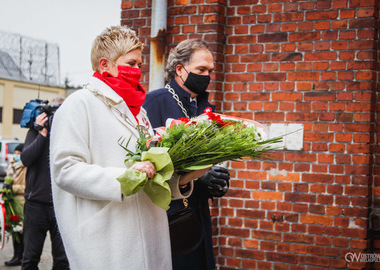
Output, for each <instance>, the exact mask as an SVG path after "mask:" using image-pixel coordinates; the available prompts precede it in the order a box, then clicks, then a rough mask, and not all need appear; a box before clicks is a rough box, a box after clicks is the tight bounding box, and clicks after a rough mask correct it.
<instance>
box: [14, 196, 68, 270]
mask: <svg viewBox="0 0 380 270" xmlns="http://www.w3.org/2000/svg"><path fill="white" fill-rule="evenodd" d="M48 231H49V233H50V238H51V247H52V255H53V268H52V269H53V270H66V269H70V267H69V262H68V260H67V257H66V253H65V249H64V247H63V243H62V239H61V235H60V234H59V231H58V226H57V221H56V219H55V214H54V208H53V206H52V205H48V204H42V203H36V202H30V201H26V202H25V207H24V253H23V257H22V266H21V269H22V270H38V263H39V262H40V259H41V254H42V250H43V247H44V242H45V238H46V233H47V232H48Z"/></svg>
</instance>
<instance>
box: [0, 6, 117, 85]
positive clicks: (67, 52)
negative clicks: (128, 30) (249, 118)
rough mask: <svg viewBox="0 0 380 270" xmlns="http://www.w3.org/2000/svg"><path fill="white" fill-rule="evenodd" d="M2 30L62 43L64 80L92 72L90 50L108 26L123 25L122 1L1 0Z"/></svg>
mask: <svg viewBox="0 0 380 270" xmlns="http://www.w3.org/2000/svg"><path fill="white" fill-rule="evenodd" d="M0 6H1V8H0V31H6V32H10V33H16V34H21V35H24V36H27V37H30V38H35V39H39V40H44V41H46V42H48V43H55V44H58V46H59V49H60V67H61V81H64V79H65V77H68V78H69V80H70V82H71V83H72V84H74V85H81V84H83V83H84V82H86V78H88V77H89V76H91V75H92V70H91V62H90V50H91V45H92V41H93V40H94V38H95V37H96V36H97V35H98V34H99V33H100V32H101V31H102V30H104V29H105V28H106V27H108V26H111V25H119V24H120V13H121V0H0Z"/></svg>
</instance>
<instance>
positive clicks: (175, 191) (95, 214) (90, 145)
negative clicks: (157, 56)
mask: <svg viewBox="0 0 380 270" xmlns="http://www.w3.org/2000/svg"><path fill="white" fill-rule="evenodd" d="M87 88H90V89H95V90H96V91H97V92H99V93H101V96H103V98H105V100H106V102H108V103H109V104H111V105H110V106H111V107H113V108H112V109H111V107H110V106H107V105H106V104H105V103H104V101H102V100H101V99H100V98H99V96H96V95H95V94H94V93H93V92H91V91H89V90H88V89H86V87H85V89H82V90H79V91H77V92H75V93H74V94H72V95H70V96H69V97H68V98H67V99H66V100H65V102H64V103H63V104H62V105H61V107H60V108H59V110H58V111H57V112H56V114H55V116H54V122H53V127H52V131H51V142H50V166H51V176H52V177H51V178H52V191H53V202H54V208H55V213H56V217H57V222H58V226H59V230H60V232H61V235H62V240H63V243H64V246H65V249H66V253H67V256H68V259H69V262H70V267H71V269H72V270H77V269H78V270H83V269H91V270H96V269H99V270H104V269H112V270H118V269H136V270H144V269H146V270H152V269H162V270H169V269H171V268H172V266H171V252H170V239H169V229H168V221H167V216H166V211H165V210H163V209H162V208H160V207H158V206H156V205H155V204H153V203H152V202H151V201H150V199H149V198H148V196H146V194H145V193H144V191H142V190H141V191H139V192H138V193H136V194H134V195H131V196H128V197H124V198H123V197H122V196H121V192H120V183H119V182H118V181H117V180H116V178H117V177H118V176H120V175H121V174H122V173H123V172H124V171H125V170H126V168H125V165H124V163H123V162H124V159H125V155H126V151H125V150H124V149H123V148H122V147H120V146H119V145H118V140H119V138H120V137H124V138H126V139H127V140H128V139H129V138H130V136H132V139H131V141H130V143H129V147H128V148H129V149H130V150H132V151H133V150H135V145H136V141H137V138H138V133H137V131H136V129H135V125H137V122H136V120H135V118H134V117H133V115H132V113H131V112H130V110H129V109H128V106H127V105H126V104H125V102H124V101H123V100H122V98H121V97H120V96H119V95H117V94H116V92H114V91H113V90H112V89H111V88H110V87H108V86H107V85H106V84H105V83H103V82H102V81H100V80H99V79H97V78H92V79H91V80H90V83H89V84H88V85H87ZM141 110H142V111H141V112H140V114H139V115H138V116H137V118H138V120H139V123H140V124H143V123H144V122H146V119H143V118H146V117H145V115H144V113H145V111H144V110H143V109H141ZM120 112H121V114H120ZM123 115H124V116H123ZM123 117H127V121H125V120H124V119H123ZM130 123H132V124H130ZM150 132H152V130H151V128H150ZM127 140H126V141H127ZM170 186H171V189H172V197H173V199H178V198H182V197H183V196H182V195H181V193H180V192H179V188H178V177H172V179H171V180H170ZM186 195H189V194H186Z"/></svg>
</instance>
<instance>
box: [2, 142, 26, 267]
mask: <svg viewBox="0 0 380 270" xmlns="http://www.w3.org/2000/svg"><path fill="white" fill-rule="evenodd" d="M23 147H24V144H23V143H20V144H19V145H17V146H16V148H15V151H14V155H13V158H12V160H11V162H10V163H9V166H8V169H7V178H6V180H8V179H9V180H10V181H11V182H8V181H9V180H8V181H6V182H5V183H4V185H3V187H4V188H8V189H11V190H12V191H13V193H14V194H16V195H17V196H22V197H23V196H24V191H25V175H26V167H25V166H24V164H22V161H21V152H22V148H23ZM17 234H18V241H17V239H14V238H13V237H12V244H13V257H12V259H10V260H9V261H6V262H4V264H5V265H6V266H17V265H21V260H22V253H23V251H24V241H23V234H22V232H19V233H17Z"/></svg>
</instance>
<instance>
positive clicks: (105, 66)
mask: <svg viewBox="0 0 380 270" xmlns="http://www.w3.org/2000/svg"><path fill="white" fill-rule="evenodd" d="M110 64H111V63H110V62H109V61H108V59H107V58H105V57H103V58H100V60H99V69H100V73H103V72H104V71H109V69H110Z"/></svg>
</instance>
